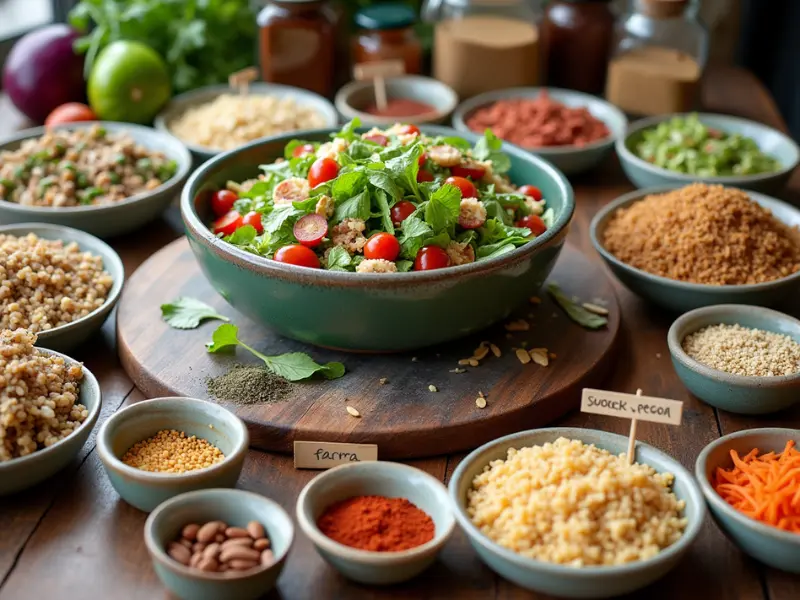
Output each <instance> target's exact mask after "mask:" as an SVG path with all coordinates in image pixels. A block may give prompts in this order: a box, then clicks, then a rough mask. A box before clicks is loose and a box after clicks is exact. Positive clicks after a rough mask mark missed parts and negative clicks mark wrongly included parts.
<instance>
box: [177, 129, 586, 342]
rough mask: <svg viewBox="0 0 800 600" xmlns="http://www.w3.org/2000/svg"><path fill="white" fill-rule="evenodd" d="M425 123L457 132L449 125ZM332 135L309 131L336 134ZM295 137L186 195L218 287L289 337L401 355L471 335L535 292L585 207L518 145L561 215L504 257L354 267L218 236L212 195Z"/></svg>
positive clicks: (242, 152) (229, 164) (206, 174)
mask: <svg viewBox="0 0 800 600" xmlns="http://www.w3.org/2000/svg"><path fill="white" fill-rule="evenodd" d="M422 129H423V131H425V132H426V133H429V134H432V135H454V134H455V132H454V131H453V130H452V129H446V128H441V127H433V126H428V127H423V128H422ZM332 131H334V130H330V129H326V130H320V131H315V132H313V133H306V134H304V135H303V137H304V138H306V139H309V140H327V139H329V134H330V133H331V132H332ZM293 137H294V136H293V135H287V136H280V137H275V138H271V139H268V140H264V141H260V142H255V143H253V144H250V145H248V146H245V147H243V148H241V149H239V150H234V151H232V152H228V153H226V154H222V155H220V156H217V157H216V158H214V159H212V160H210V161H209V162H207V163H205V164H204V165H202V166H201V167H200V168H199V169H198V170H197V171H196V172H195V174H194V175H193V176H192V177H191V178H190V180H189V182H188V183H187V185H186V187H185V188H184V191H183V196H182V198H181V213H182V215H183V220H184V223H185V224H186V233H187V236H188V238H189V244H190V246H191V248H192V251H193V252H194V254H195V256H196V257H197V260H198V262H199V263H200V267H201V268H202V270H203V273H205V275H206V277H208V279H209V281H210V282H211V284H212V285H213V286H214V288H215V289H216V290H217V291H218V292H219V293H220V294H221V295H222V297H223V298H225V299H226V300H227V301H228V302H229V303H230V304H231V305H232V306H233V307H234V308H235V309H237V310H238V311H240V312H242V313H244V314H246V315H247V316H249V317H250V318H252V319H253V320H255V321H257V322H259V323H262V324H263V325H265V326H268V327H270V328H272V329H274V330H275V331H277V332H278V333H280V334H282V335H284V336H286V337H289V338H293V339H296V340H300V341H303V342H307V343H310V344H315V345H318V346H324V347H329V348H338V349H342V350H351V351H364V352H392V351H402V350H411V349H416V348H421V347H424V346H430V345H433V344H438V343H441V342H445V341H448V340H452V339H455V338H459V337H462V336H465V335H468V334H470V333H473V332H475V331H478V330H480V329H483V328H485V327H488V326H489V325H491V324H493V323H495V322H497V321H499V320H500V319H503V318H504V317H507V316H508V315H509V314H510V313H511V310H512V309H513V308H515V307H516V306H518V305H519V304H521V303H523V302H525V301H526V300H527V299H528V298H529V297H530V296H532V295H534V294H535V293H536V291H537V290H538V289H539V288H540V286H541V285H542V283H543V282H544V280H545V278H546V277H547V276H548V274H549V273H550V270H551V269H552V268H553V265H554V264H555V261H556V259H557V258H558V254H559V252H560V251H561V248H562V246H563V244H564V240H565V238H566V235H567V225H568V224H569V222H570V219H571V218H572V213H573V211H574V209H575V203H574V201H573V196H572V188H571V187H570V185H569V183H568V182H567V180H566V179H565V177H564V176H563V175H562V174H561V173H560V172H559V171H557V170H556V169H555V168H553V167H552V166H551V165H550V164H549V163H547V162H545V161H543V160H542V159H540V158H537V157H535V156H533V155H530V154H528V153H527V152H524V151H523V150H520V149H518V148H515V147H513V146H508V145H506V146H505V148H504V150H505V152H507V153H508V154H509V155H510V156H511V160H512V168H511V172H510V175H511V179H512V181H514V182H516V183H518V184H522V183H530V184H533V185H536V186H538V187H539V188H540V189H541V190H542V192H543V194H544V197H545V198H546V199H547V201H548V204H549V206H551V207H552V208H553V209H554V210H555V215H556V216H555V223H554V225H553V227H551V228H550V230H549V231H547V232H546V233H544V234H543V235H542V236H540V237H538V238H537V239H536V240H534V241H533V242H531V243H528V244H526V245H524V246H522V247H520V248H517V249H516V250H514V251H513V252H510V253H508V254H506V255H504V256H501V257H499V258H494V259H488V260H485V261H481V262H477V263H472V264H469V265H462V266H458V267H450V268H447V269H439V270H436V271H427V272H416V273H414V272H412V273H396V274H391V275H385V274H383V275H381V274H367V273H345V272H332V271H324V270H318V269H308V268H302V267H296V266H293V265H286V264H282V263H279V262H276V261H272V260H267V259H265V258H262V257H260V256H256V255H254V254H250V253H248V252H245V251H243V250H240V249H238V248H236V247H234V246H232V245H230V244H227V243H225V242H223V241H221V240H220V239H218V238H217V237H216V236H215V235H214V234H213V233H211V231H209V229H208V227H207V226H206V223H208V222H210V221H211V219H212V216H211V210H210V206H209V199H210V196H211V194H212V192H213V191H214V190H215V189H218V188H219V187H221V186H224V185H225V183H226V182H227V181H229V180H233V181H242V180H245V179H247V178H251V177H254V176H256V175H257V174H258V173H259V171H258V165H260V164H263V163H268V162H272V161H273V160H274V159H275V158H277V157H279V156H283V147H284V146H285V145H286V143H287V142H288V141H290V140H291V139H293ZM463 137H466V138H467V139H469V140H472V141H475V140H476V139H477V136H474V135H471V134H464V135H463Z"/></svg>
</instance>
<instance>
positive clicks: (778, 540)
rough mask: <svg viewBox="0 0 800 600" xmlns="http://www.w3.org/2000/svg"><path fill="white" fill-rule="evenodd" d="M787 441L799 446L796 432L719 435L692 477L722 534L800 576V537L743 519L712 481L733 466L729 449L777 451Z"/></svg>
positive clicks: (767, 562)
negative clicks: (715, 475)
mask: <svg viewBox="0 0 800 600" xmlns="http://www.w3.org/2000/svg"><path fill="white" fill-rule="evenodd" d="M788 440H794V441H795V442H797V444H798V445H800V432H798V430H797V429H780V428H777V427H775V428H764V429H748V430H746V431H737V432H736V433H730V434H728V435H725V436H722V437H721V438H719V439H718V440H714V441H713V442H711V443H710V444H709V445H708V446H706V447H705V448H704V449H703V451H702V452H700V455H699V456H698V457H697V463H696V464H695V476H696V477H697V480H698V481H699V482H700V489H701V490H702V492H703V495H704V496H705V497H706V502H708V507H709V508H710V509H711V516H712V517H714V521H716V523H717V525H718V526H719V528H720V529H721V530H722V532H723V533H724V534H725V535H726V536H727V537H728V539H730V540H731V541H732V542H733V543H734V544H736V545H737V546H738V547H739V548H740V549H741V550H742V551H743V552H744V553H745V554H748V555H750V556H752V557H753V558H755V559H756V560H758V561H760V562H762V563H764V564H765V565H769V566H770V567H774V568H776V569H780V570H781V571H788V572H789V573H796V574H800V534H797V533H790V532H788V531H783V530H781V529H778V528H776V527H771V526H770V525H766V524H764V523H760V522H758V521H756V520H754V519H751V518H750V517H748V516H745V515H744V514H742V513H741V512H739V511H738V510H736V509H735V508H733V507H732V506H731V505H730V504H728V503H727V502H725V500H723V499H722V497H720V495H719V494H717V492H716V491H714V488H713V487H712V486H711V478H712V477H713V476H714V473H716V471H717V469H718V468H723V469H729V468H731V467H732V466H733V464H732V460H731V455H730V453H731V450H735V451H736V452H738V453H739V455H740V456H744V455H745V454H747V453H748V452H750V451H751V450H752V449H753V448H758V449H759V450H760V451H761V452H770V451H774V452H780V451H782V450H783V449H784V447H785V446H786V442H787V441H788Z"/></svg>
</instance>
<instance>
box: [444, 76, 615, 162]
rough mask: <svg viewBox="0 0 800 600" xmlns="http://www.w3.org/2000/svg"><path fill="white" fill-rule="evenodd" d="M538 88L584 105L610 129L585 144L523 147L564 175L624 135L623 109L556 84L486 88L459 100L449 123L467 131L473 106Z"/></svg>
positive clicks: (598, 158)
mask: <svg viewBox="0 0 800 600" xmlns="http://www.w3.org/2000/svg"><path fill="white" fill-rule="evenodd" d="M542 91H546V92H547V93H548V94H549V95H550V98H552V99H553V100H555V101H557V102H560V103H562V104H566V105H567V106H569V107H581V108H582V107H585V108H587V109H588V110H589V112H590V113H592V115H593V116H594V117H596V118H597V119H599V120H600V121H603V122H604V123H605V124H606V126H607V127H608V130H609V131H610V132H611V135H609V136H608V137H607V138H605V139H602V140H598V141H596V142H593V143H591V144H587V145H586V146H582V147H578V146H553V147H544V148H542V147H533V148H526V150H527V151H528V152H531V153H533V154H535V155H537V156H540V157H542V158H544V159H546V160H548V161H550V162H551V163H552V164H553V165H555V167H556V168H557V169H559V170H560V171H561V172H563V173H564V174H566V175H577V174H579V173H582V172H584V171H588V170H589V169H592V168H594V167H596V166H597V165H598V164H600V163H601V162H602V161H603V159H604V158H605V157H606V156H608V155H609V154H610V153H611V150H612V149H613V148H614V143H615V142H616V141H617V140H618V139H620V138H622V137H623V136H624V135H625V129H626V127H627V126H628V119H627V118H626V117H625V115H624V114H623V112H622V111H621V110H619V109H618V108H617V107H616V106H614V105H613V104H611V103H610V102H606V101H605V100H603V99H602V98H598V97H597V96H592V95H591V94H584V93H581V92H575V91H573V90H562V89H558V88H540V87H530V88H509V89H505V90H497V91H494V92H487V93H485V94H480V95H478V96H475V97H473V98H470V99H469V100H467V101H466V102H462V103H461V104H460V105H459V106H458V108H457V109H456V112H455V113H454V114H453V126H454V127H455V128H456V129H458V130H459V131H462V132H470V131H471V130H470V128H469V127H468V126H467V123H466V122H467V120H468V119H469V117H470V115H471V114H472V113H473V112H475V111H476V110H477V109H479V108H482V107H484V106H487V105H489V104H493V103H495V102H497V101H498V100H511V99H520V98H530V99H533V98H536V97H538V96H539V95H540V94H541V93H542Z"/></svg>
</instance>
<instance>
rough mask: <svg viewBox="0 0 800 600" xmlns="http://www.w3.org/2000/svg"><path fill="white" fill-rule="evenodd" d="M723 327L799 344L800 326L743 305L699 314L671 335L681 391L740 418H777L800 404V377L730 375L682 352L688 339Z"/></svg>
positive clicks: (685, 319)
mask: <svg viewBox="0 0 800 600" xmlns="http://www.w3.org/2000/svg"><path fill="white" fill-rule="evenodd" d="M721 323H724V324H726V325H737V324H738V325H741V326H742V327H750V328H754V329H762V330H765V331H772V332H775V333H780V334H782V335H788V336H789V337H791V338H792V339H794V340H795V341H796V342H797V343H800V321H798V320H797V319H795V318H793V317H790V316H789V315H785V314H783V313H780V312H778V311H775V310H769V309H767V308H760V307H757V306H744V305H741V304H722V305H718V306H707V307H705V308H698V309H696V310H693V311H690V312H688V313H686V314H684V315H682V316H681V317H679V318H678V319H677V320H676V321H675V322H674V323H673V324H672V327H670V328H669V333H668V334H667V343H668V345H669V353H670V355H671V356H672V364H673V366H674V367H675V371H676V372H677V373H678V377H680V379H681V381H682V382H683V385H685V386H686V387H687V388H689V391H690V392H692V394H694V395H695V396H697V397H698V398H700V400H702V401H703V402H705V403H706V404H710V405H711V406H714V407H716V408H720V409H722V410H727V411H728V412H732V413H737V414H741V415H762V414H768V413H773V412H776V411H779V410H783V409H785V408H789V407H790V406H792V405H794V404H796V403H797V402H800V372H798V373H795V374H793V375H782V376H778V377H745V376H744V375H732V374H731V373H726V372H724V371H719V370H717V369H714V368H711V367H708V366H706V365H704V364H703V363H700V362H698V361H696V360H695V359H693V358H691V357H690V356H689V355H688V354H686V352H684V351H683V348H682V347H681V346H682V343H683V340H684V338H685V337H686V336H687V335H689V334H691V333H694V332H696V331H698V330H700V329H702V328H703V327H707V326H709V325H719V324H721Z"/></svg>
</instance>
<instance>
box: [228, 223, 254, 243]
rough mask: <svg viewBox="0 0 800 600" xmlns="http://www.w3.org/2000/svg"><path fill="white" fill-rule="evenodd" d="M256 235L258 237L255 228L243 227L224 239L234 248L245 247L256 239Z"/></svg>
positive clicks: (250, 226)
mask: <svg viewBox="0 0 800 600" xmlns="http://www.w3.org/2000/svg"><path fill="white" fill-rule="evenodd" d="M256 235H258V232H257V231H256V228H255V227H253V226H252V225H244V226H243V227H239V229H237V230H236V231H234V232H233V233H232V234H230V235H229V236H228V237H226V238H224V239H225V241H226V242H228V243H230V244H233V245H234V246H247V245H248V244H251V243H252V242H253V240H254V239H256Z"/></svg>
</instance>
